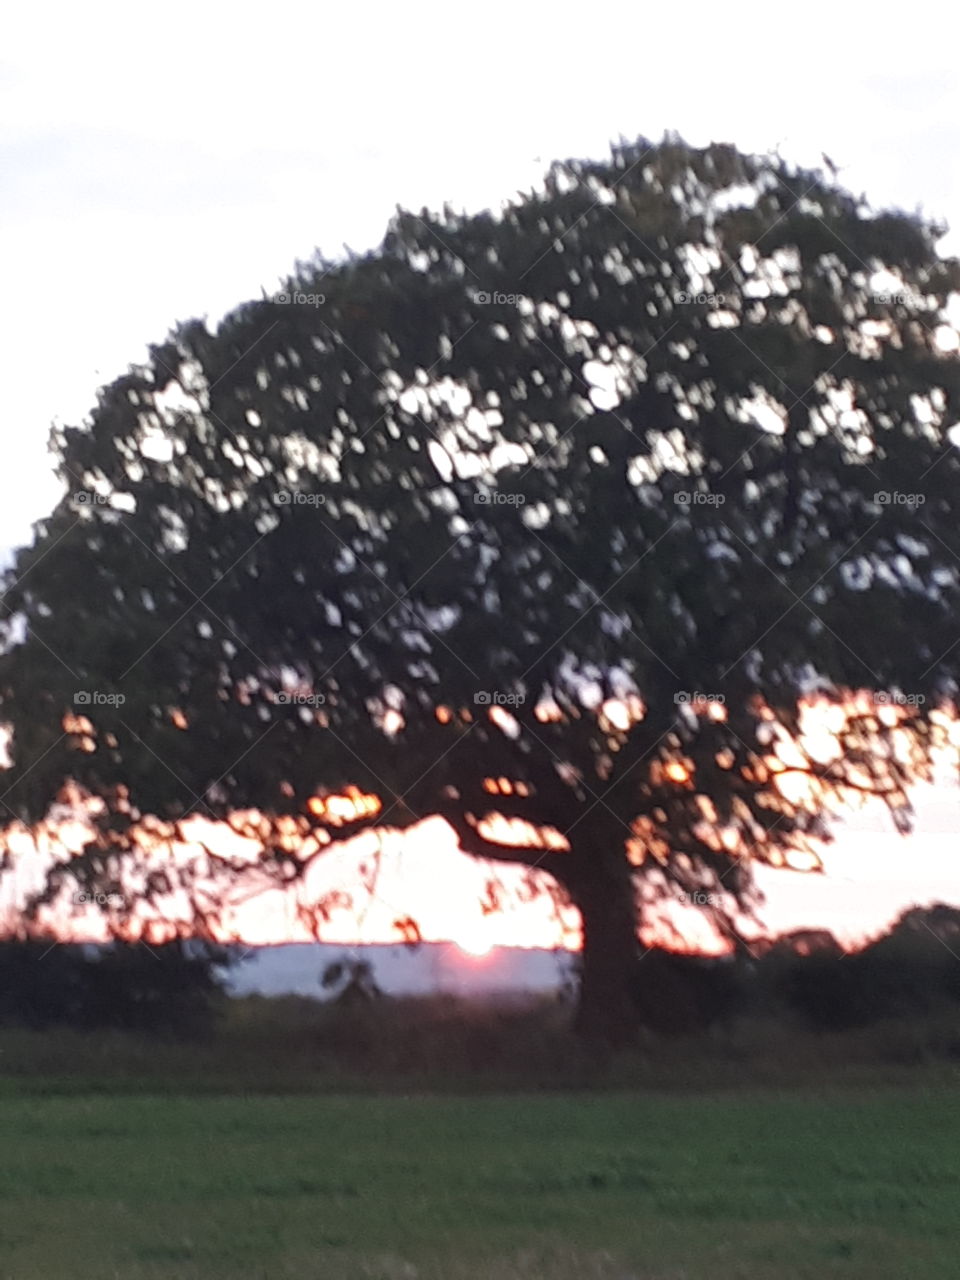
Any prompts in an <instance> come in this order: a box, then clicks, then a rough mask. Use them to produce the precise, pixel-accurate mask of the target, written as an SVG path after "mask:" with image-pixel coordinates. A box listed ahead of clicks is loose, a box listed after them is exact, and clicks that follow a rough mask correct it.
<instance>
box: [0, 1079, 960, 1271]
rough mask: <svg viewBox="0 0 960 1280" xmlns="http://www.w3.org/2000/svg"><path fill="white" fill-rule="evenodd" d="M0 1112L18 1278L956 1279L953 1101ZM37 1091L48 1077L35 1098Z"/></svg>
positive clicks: (1, 1201)
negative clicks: (954, 1277) (953, 1277)
mask: <svg viewBox="0 0 960 1280" xmlns="http://www.w3.org/2000/svg"><path fill="white" fill-rule="evenodd" d="M915 1076H916V1078H915V1079H913V1080H912V1081H911V1078H910V1077H909V1076H905V1077H904V1082H903V1084H901V1085H900V1086H898V1087H891V1086H886V1087H883V1088H876V1089H870V1090H858V1091H851V1090H849V1089H837V1088H835V1087H834V1088H829V1087H828V1088H826V1089H825V1090H823V1089H821V1090H818V1091H814V1090H811V1089H802V1090H799V1091H798V1090H794V1091H791V1092H777V1091H771V1090H764V1089H747V1090H740V1091H736V1092H732V1093H731V1092H724V1093H717V1094H710V1093H702V1092H701V1093H696V1094H684V1095H677V1094H669V1093H663V1092H659V1093H657V1092H649V1091H645V1092H634V1093H622V1092H606V1093H589V1092H578V1093H565V1094H539V1095H528V1096H525V1095H523V1094H513V1095H509V1096H507V1095H499V1096H498V1095H486V1096H474V1097H451V1096H446V1097H442V1096H431V1097H425V1096H408V1097H403V1096H392V1097H383V1096H370V1097H362V1096H350V1097H344V1096H305V1095H303V1094H298V1095H293V1096H289V1097H283V1096H264V1095H257V1094H251V1095H248V1096H236V1095H233V1096H229V1095H217V1094H214V1093H211V1094H207V1095H205V1096H202V1095H198V1096H136V1095H131V1094H127V1095H120V1096H117V1097H110V1096H108V1095H106V1094H104V1093H91V1094H84V1093H83V1092H75V1093H74V1094H73V1095H71V1096H67V1095H62V1094H61V1095H56V1094H48V1095H47V1096H44V1095H43V1094H42V1092H39V1091H36V1090H33V1091H30V1090H26V1091H20V1090H18V1089H17V1088H16V1087H14V1086H13V1085H12V1084H11V1081H10V1080H9V1078H8V1080H7V1085H8V1087H7V1088H6V1089H5V1090H4V1096H3V1099H2V1102H0V1149H2V1151H3V1160H2V1166H0V1276H2V1277H3V1280H41V1277H42V1280H81V1278H82V1280H118V1278H120V1280H148V1278H151V1280H161V1278H162V1280H173V1278H175V1277H182V1278H183V1280H188V1278H189V1280H253V1278H254V1277H255V1278H256V1280H307V1278H308V1277H309V1280H327V1278H328V1277H329V1280H347V1278H348V1277H349V1278H351V1280H352V1278H353V1277H357V1278H358V1280H359V1278H362V1280H414V1278H417V1280H427V1278H429V1280H521V1278H525V1280H533V1278H534V1277H544V1278H555V1280H627V1278H628V1277H630V1278H633V1277H635V1278H637V1280H708V1278H709V1280H734V1277H738V1278H742V1280H761V1278H764V1280H767V1278H769V1280H794V1278H795V1280H800V1278H801V1277H803V1278H804V1280H806V1278H809V1280H815V1278H816V1280H829V1278H831V1277H838V1278H840V1277H843V1278H844V1280H867V1278H868V1277H869V1280H886V1278H887V1277H889V1280H904V1277H910V1280H926V1278H927V1277H929V1278H930V1280H949V1277H952V1276H956V1275H960V1213H958V1201H960V1157H958V1150H960V1142H958V1139H960V1124H958V1120H960V1093H958V1091H957V1088H956V1086H955V1085H954V1086H951V1085H950V1084H949V1083H937V1081H936V1080H926V1081H925V1080H924V1079H923V1076H922V1073H920V1074H919V1075H916V1073H915ZM34 1083H36V1082H34Z"/></svg>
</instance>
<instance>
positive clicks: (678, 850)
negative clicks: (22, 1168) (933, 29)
mask: <svg viewBox="0 0 960 1280" xmlns="http://www.w3.org/2000/svg"><path fill="white" fill-rule="evenodd" d="M943 230H944V229H943V228H942V227H938V226H935V225H932V224H930V223H928V222H926V221H924V220H923V219H922V218H920V217H919V216H908V215H906V214H903V213H900V212H877V211H875V210H873V209H871V208H870V207H869V206H867V205H866V203H865V202H864V201H863V200H857V199H856V198H854V197H853V196H852V195H850V194H849V193H848V192H846V191H844V190H843V189H842V188H840V187H838V186H837V185H836V183H835V180H834V178H833V177H832V176H831V177H830V178H827V177H825V176H824V175H823V174H822V173H819V172H812V171H804V170H798V169H796V168H793V167H791V166H790V165H788V164H787V163H786V162H784V161H782V160H781V159H780V158H778V157H756V156H749V155H744V154H741V153H740V152H738V151H737V150H736V149H734V148H733V147H731V146H725V145H714V146H710V147H708V148H705V149H699V150H698V149H694V148H691V147H689V146H687V145H685V144H684V143H683V142H682V141H680V140H678V139H675V138H667V139H666V140H664V142H662V143H660V144H653V143H650V142H647V141H645V140H639V141H638V142H636V143H632V144H629V145H626V144H624V145H620V146H618V147H616V148H614V149H613V152H612V155H611V157H610V159H609V160H606V161H603V162H600V161H567V162H563V163H557V164H554V165H553V166H552V168H551V169H550V171H549V173H548V174H547V175H546V177H545V180H544V183H543V186H542V189H538V190H536V191H533V192H530V193H529V194H527V195H524V196H521V197H518V198H517V199H516V200H515V201H514V202H513V203H512V204H510V205H509V206H508V207H506V208H505V209H504V210H502V211H501V212H500V213H498V214H493V213H489V212H486V213H481V214H479V215H466V214H459V213H455V212H454V211H452V210H451V209H445V210H444V211H443V212H442V213H441V214H431V213H429V212H428V211H426V210H424V211H422V212H421V213H420V214H419V215H416V214H413V213H411V212H405V211H398V213H397V215H396V217H395V219H394V220H393V221H392V223H391V225H390V227H389V229H388V231H387V234H386V236H385V238H384V241H383V244H382V245H381V246H380V247H379V248H378V249H377V250H376V251H374V252H371V253H367V254H364V255H349V256H348V257H347V258H346V259H345V260H340V261H331V260H327V259H324V258H322V257H319V256H318V258H317V259H316V260H315V261H313V262H311V263H309V264H303V265H301V266H299V267H298V269H297V271H296V273H295V275H294V276H293V277H292V278H291V279H290V280H289V281H287V282H286V285H285V287H284V289H283V290H282V291H281V292H279V293H278V294H276V295H274V296H273V297H269V298H264V299H261V300H259V301H252V302H249V303H247V304H245V305H243V306H241V307H239V308H238V309H237V310H236V311H234V312H233V313H232V314H231V315H229V316H228V317H226V319H224V320H223V321H222V323H220V324H219V325H218V326H217V327H216V329H215V331H211V330H210V328H209V327H208V326H207V325H206V324H205V323H203V322H201V321H198V320H192V321H189V322H187V323H184V324H181V325H180V326H179V327H177V328H176V330H175V331H174V332H173V333H172V334H171V335H170V337H169V338H168V339H167V340H166V341H165V342H162V343H160V344H158V345H156V346H155V347H152V348H151V350H150V359H149V361H148V362H147V363H146V364H145V365H143V366H138V367H134V368H131V369H130V371H129V373H128V374H127V375H126V376H124V377H121V378H119V379H117V380H116V381H115V382H114V383H112V384H111V385H110V386H108V387H106V388H104V389H102V390H101V392H100V394H99V399H98V403H97V406H96V408H95V409H94V410H93V412H92V414H91V417H90V420H89V422H87V423H85V424H84V425H82V426H78V427H74V428H69V429H66V430H63V431H57V432H56V433H55V435H54V439H53V447H54V449H55V452H56V456H57V460H58V465H59V468H60V475H61V476H62V478H63V480H64V482H65V484H66V486H67V489H68V492H67V494H66V495H65V497H64V498H63V500H62V501H61V502H60V504H59V505H58V506H57V508H56V509H55V510H54V511H53V512H52V513H51V515H50V516H49V517H48V518H47V519H45V520H43V521H41V522H40V524H39V525H38V526H37V530H36V537H35V540H34V542H33V545H32V546H30V547H28V548H26V549H24V550H23V551H22V552H20V554H19V555H18V557H17V561H16V564H15V566H14V568H13V570H12V571H11V573H10V575H9V580H8V582H7V584H6V587H7V590H6V595H5V617H6V621H5V623H4V627H5V635H6V643H5V646H4V652H3V654H2V656H0V699H2V702H0V716H2V718H3V719H4V720H5V721H6V722H7V723H8V724H9V726H10V729H11V733H12V757H13V766H12V769H11V770H10V771H9V772H8V774H7V777H6V781H5V790H6V796H5V799H4V801H3V803H4V804H5V805H6V806H8V808H9V809H10V811H11V812H12V813H14V814H15V815H16V816H17V817H19V818H21V819H23V820H26V821H35V820H37V819H38V818H39V817H41V816H42V815H43V814H44V813H45V812H46V811H47V809H48V807H49V805H50V804H51V802H52V801H53V800H54V799H55V798H56V796H57V795H58V794H59V793H60V792H61V789H62V788H63V786H64V784H65V782H66V781H67V780H68V779H69V780H72V781H73V782H74V783H75V784H76V785H77V786H79V787H80V788H82V789H83V790H84V791H85V792H87V793H89V794H91V795H93V796H95V797H98V798H99V800H100V801H101V802H102V809H101V814H100V818H99V826H100V830H99V833H98V839H97V841H96V844H95V847H94V848H92V849H91V850H90V851H89V856H90V857H93V858H94V861H95V865H96V867H97V868H98V869H99V870H100V871H101V872H103V874H106V872H107V870H108V869H109V868H110V867H111V866H112V865H113V863H112V861H111V860H112V859H117V858H122V857H124V856H126V855H127V854H128V853H129V851H130V848H131V829H132V828H133V827H134V826H135V824H136V823H137V822H138V821H139V819H140V817H141V815H144V814H150V815H157V816H159V817H163V818H167V819H171V820H174V821H175V820H177V819H179V818H182V817H183V816H184V815H185V814H188V813H190V812H196V811H199V812H204V813H208V814H211V815H215V816H227V815H230V814H231V813H235V812H236V811H237V810H241V809H249V808H253V809H256V810H258V811H260V812H261V813H263V814H266V815H269V816H271V817H272V818H274V819H277V820H279V819H281V818H284V817H285V818H287V819H288V820H293V821H294V822H295V824H296V826H297V829H298V830H299V831H300V832H301V834H302V835H303V836H304V837H306V836H307V835H308V834H309V833H310V832H320V833H321V834H323V835H324V837H326V836H327V835H330V836H337V835H340V834H343V831H344V829H345V828H344V827H343V825H342V815H341V816H338V812H337V811H336V810H335V808H334V807H333V806H332V804H331V803H330V802H329V798H330V797H331V796H334V795H342V794H345V793H347V789H349V788H356V789H357V790H356V791H355V792H354V793H353V794H358V793H359V794H362V795H366V796H371V797H376V802H375V803H373V804H370V805H368V806H367V807H366V809H363V810H361V809H358V810H357V811H356V813H355V815H354V816H355V818H356V820H355V821H354V822H353V823H351V824H350V826H349V828H348V829H349V830H350V831H353V830H356V829H359V827H360V826H361V825H363V824H366V825H372V826H378V825H379V826H399V827H403V826H406V825H409V824H411V823H412V822H414V821H416V820H418V819H419V818H421V817H424V816H426V815H429V814H439V815H441V816H443V817H444V818H445V819H447V821H449V822H450V823H451V825H452V826H453V828H454V830H455V831H456V833H457V836H458V838H459V840H460V843H461V846H462V848H463V849H464V850H465V851H467V852H468V853H471V854H476V855H480V856H484V857H491V858H497V859H501V860H505V861H510V862H518V863H521V864H525V865H527V866H530V867H538V868H540V869H542V870H544V871H546V872H548V873H549V874H550V875H552V876H553V877H555V879H556V880H557V881H558V882H559V883H560V884H561V885H562V886H563V888H564V889H565V890H566V892H567V893H569V895H570V896H571V897H572V899H573V901H574V902H575V904H576V905H577V906H578V908H579V909H580V912H581V915H582V918H583V922H584V935H585V951H586V954H585V964H584V975H583V1000H584V1005H583V1012H582V1018H583V1024H584V1026H585V1027H586V1028H587V1029H590V1028H592V1029H594V1030H599V1031H602V1033H603V1034H614V1032H615V1028H616V1027H620V1028H622V1027H623V1026H624V1024H625V1022H626V1021H627V1020H628V1012H627V1010H628V1004H629V999H630V996H629V988H630V982H629V981H628V980H627V978H626V976H625V973H626V970H627V969H628V968H629V967H630V965H631V963H632V962H633V960H634V959H635V956H636V926H637V918H638V916H637V913H638V911H639V910H642V907H640V906H639V905H638V904H639V903H640V902H641V901H642V899H643V895H644V893H645V892H661V891H663V889H664V887H665V886H667V885H671V886H672V887H673V888H674V889H678V890H680V891H681V892H683V893H684V894H686V895H688V897H689V900H690V901H691V902H692V903H694V904H695V905H702V906H703V909H705V910H709V911H711V912H712V914H713V915H714V916H715V917H716V919H717V920H718V921H719V922H720V923H721V924H723V925H724V927H727V928H730V927H732V926H731V925H730V921H731V910H732V906H737V905H740V906H744V905H745V904H748V903H749V900H750V884H751V879H750V874H749V868H750V865H751V862H752V861H753V860H756V859H760V860H766V861H769V862H774V863H778V862H782V861H783V859H784V858H785V856H786V855H787V851H789V850H800V851H803V850H806V854H807V856H808V858H809V859H810V862H811V864H814V863H815V859H816V851H815V844H813V843H811V841H815V840H816V838H818V837H822V836H824V835H826V834H827V833H828V822H827V818H828V816H829V805H830V802H831V798H835V797H837V796H838V795H841V794H843V793H845V792H860V793H870V794H877V795H881V796H883V797H884V799H885V800H886V801H887V803H888V805H889V806H890V809H891V811H892V812H893V814H894V815H895V818H896V820H897V822H898V823H899V824H900V825H901V827H905V826H906V825H907V823H908V821H909V802H908V796H907V793H906V787H907V785H908V783H909V782H910V781H911V780H912V779H913V778H915V777H917V776H919V775H921V774H923V773H924V771H925V770H926V769H927V767H928V765H929V761H930V758H931V752H932V751H933V750H934V748H935V747H936V745H937V743H938V742H939V741H940V740H941V738H942V728H943V727H942V723H941V722H940V721H939V720H938V719H937V714H936V713H937V711H938V708H939V706H940V703H941V700H942V699H943V698H944V697H947V696H952V693H953V691H954V689H955V687H956V678H957V668H958V663H960V647H958V639H960V635H958V630H957V621H956V620H957V617H958V613H957V605H958V600H960V580H958V571H957V565H958V558H957V553H958V550H960V522H958V519H957V515H958V507H960V490H958V484H957V479H958V466H960V458H958V454H957V450H956V449H955V448H954V446H953V445H952V443H951V440H950V436H949V432H950V430H951V428H952V427H953V426H954V425H956V423H957V420H958V409H957V405H958V399H957V397H958V391H960V364H958V360H957V355H956V347H955V343H953V342H952V339H953V338H954V337H955V335H953V332H952V330H950V329H949V326H947V325H946V323H945V320H944V308H945V307H946V305H947V302H948V299H949V296H950V295H951V294H952V293H955V292H956V291H957V290H958V287H960V264H958V263H957V262H956V261H954V260H944V259H942V258H941V257H940V256H939V254H938V252H937V243H938V240H939V239H940V237H941V236H942V234H943ZM856 691H860V692H859V693H857V692H856ZM812 697H818V698H819V699H820V700H821V707H825V706H826V705H827V704H833V709H832V710H830V711H829V713H828V712H826V711H824V712H823V715H822V717H821V732H820V734H819V736H818V735H817V734H811V733H810V732H808V731H807V732H805V731H804V723H803V721H802V718H801V712H802V707H803V706H804V705H805V704H809V701H810V699H811V698H812ZM884 698H886V699H887V701H886V702H884V701H883V699H884ZM824 735H826V738H828V739H829V742H828V743H827V745H826V746H825V745H824ZM265 843H266V845H267V846H268V848H267V851H266V852H267V855H268V856H269V855H270V853H271V851H272V852H273V854H274V855H276V854H277V853H278V852H281V853H283V851H284V850H285V849H286V845H284V846H283V849H281V844H282V842H280V841H279V840H278V841H277V842H271V840H269V839H268V840H266V842H265ZM284 856H285V857H286V858H287V861H288V862H290V863H291V865H292V866H293V871H292V872H291V874H296V866H297V859H296V858H295V857H294V858H290V857H289V855H288V853H284ZM701 899H702V903H701V901H700V900H701Z"/></svg>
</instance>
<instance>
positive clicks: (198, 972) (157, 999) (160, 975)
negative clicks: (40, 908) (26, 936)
mask: <svg viewBox="0 0 960 1280" xmlns="http://www.w3.org/2000/svg"><path fill="white" fill-rule="evenodd" d="M230 961H231V956H230V953H229V952H228V951H227V949H225V948H220V947H213V946H210V945H209V944H202V945H201V944H198V943H195V942H169V943H165V944H163V945H160V946H150V947H148V946H146V945H144V944H132V943H113V944H111V945H109V946H106V947H97V946H83V945H67V944H52V943H51V942H50V940H49V939H45V940H35V939H30V940H13V941H7V942H2V943H0V1025H3V1026H26V1027H33V1028H44V1027H55V1026H69V1027H74V1028H78V1029H81V1030H93V1029H95V1028H108V1027H113V1028H117V1029H119V1030H123V1031H145V1032H168V1033H172V1034H175V1035H196V1034H200V1033H202V1032H204V1031H206V1030H209V1029H210V1028H211V1026H212V1025H213V1023H214V1021H215V1019H216V1016H217V1014H218V1012H219V1010H220V1009H221V1008H222V1003H223V1000H224V999H225V998H226V997H225V995H224V992H223V990H222V987H221V985H220V975H219V974H218V972H217V970H218V968H221V967H222V966H225V965H227V964H229V963H230Z"/></svg>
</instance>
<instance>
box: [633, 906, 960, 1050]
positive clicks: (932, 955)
mask: <svg viewBox="0 0 960 1280" xmlns="http://www.w3.org/2000/svg"><path fill="white" fill-rule="evenodd" d="M957 1003H960V910H958V909H956V908H953V907H947V906H943V905H938V906H936V907H933V908H930V909H923V908H914V909H912V910H910V911H908V912H906V913H904V914H903V915H902V916H901V917H900V918H899V920H898V921H897V922H896V923H895V925H894V926H893V927H892V928H891V930H890V931H889V932H888V933H887V934H885V935H884V936H882V937H881V938H878V939H877V940H876V941H874V942H872V943H870V944H869V945H868V946H866V947H863V948H862V949H860V950H858V951H853V952H847V951H845V950H844V949H843V948H842V947H841V946H840V944H839V943H838V942H837V941H836V939H835V938H834V937H833V935H832V934H830V933H829V932H827V931H825V930H802V931H799V932H797V933H792V934H788V935H785V936H784V937H781V938H779V939H778V940H777V941H775V942H773V943H767V944H751V946H750V947H749V948H742V949H741V950H740V951H739V952H738V953H737V954H736V955H733V956H724V957H720V958H715V957H704V956H691V955H682V954H678V953H676V952H670V951H664V950H659V949H654V950H652V951H649V952H647V953H646V955H644V956H643V957H642V958H641V960H640V962H639V964H638V969H637V1007H638V1010H639V1018H640V1022H641V1023H642V1024H643V1025H644V1026H647V1027H649V1028H650V1029H652V1030H656V1031H663V1032H678V1033H682V1032H690V1031H696V1030H699V1029H706V1028H708V1027H710V1026H712V1025H715V1024H717V1023H723V1022H729V1021H730V1020H732V1019H733V1018H736V1017H743V1016H762V1015H768V1016H782V1017H787V1018H790V1019H793V1020H796V1021H799V1022H801V1023H803V1024H804V1025H806V1026H807V1027H809V1028H812V1029H815V1030H820V1031H842V1030H847V1029H854V1028H857V1027H865V1026H869V1025H870V1024H872V1023H876V1022H879V1021H882V1020H884V1019H898V1018H908V1017H914V1016H919V1015H924V1014H928V1013H932V1012H936V1011H937V1010H942V1009H944V1008H945V1007H947V1006H949V1005H951V1004H957Z"/></svg>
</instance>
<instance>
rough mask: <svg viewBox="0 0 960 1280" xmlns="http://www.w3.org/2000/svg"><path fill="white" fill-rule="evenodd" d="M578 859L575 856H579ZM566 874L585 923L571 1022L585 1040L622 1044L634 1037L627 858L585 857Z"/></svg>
mask: <svg viewBox="0 0 960 1280" xmlns="http://www.w3.org/2000/svg"><path fill="white" fill-rule="evenodd" d="M577 861H578V862H579V861H580V860H579V859H578V860H577ZM583 863H585V864H586V865H583V864H581V866H579V867H577V868H576V870H575V869H574V868H573V866H571V868H570V872H571V874H569V875H565V876H564V887H565V888H566V890H567V892H568V893H569V894H570V897H571V899H572V901H573V904H574V906H575V907H576V908H577V910H578V911H579V912H580V919H581V922H582V927H583V953H582V957H581V966H582V967H581V976H580V996H579V1001H578V1005H577V1014H576V1020H575V1027H576V1030H577V1033H578V1034H579V1035H580V1036H582V1037H583V1038H584V1039H585V1040H589V1041H591V1042H593V1043H595V1044H601V1045H603V1046H605V1047H608V1048H623V1047H624V1046H626V1045H628V1044H630V1043H631V1042H632V1041H633V1040H634V1039H635V1037H636V1034H637V1029H638V1021H637V1000H636V994H635V991H636V981H637V961H638V959H639V955H640V947H639V942H638V939H637V916H636V906H635V900H634V892H633V883H632V880H631V877H630V868H629V864H628V863H627V861H626V858H625V857H622V856H621V857H620V858H617V859H611V860H609V861H606V862H602V861H601V860H599V859H596V858H590V859H584V860H583Z"/></svg>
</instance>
